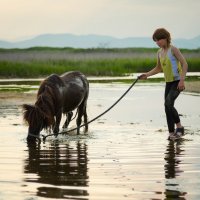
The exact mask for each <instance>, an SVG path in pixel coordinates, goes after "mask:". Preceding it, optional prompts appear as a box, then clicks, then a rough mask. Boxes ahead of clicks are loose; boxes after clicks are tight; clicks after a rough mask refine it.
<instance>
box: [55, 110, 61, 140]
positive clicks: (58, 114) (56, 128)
mask: <svg viewBox="0 0 200 200" xmlns="http://www.w3.org/2000/svg"><path fill="white" fill-rule="evenodd" d="M61 117H62V112H61V111H59V112H58V113H57V114H56V122H55V126H54V128H53V133H54V134H55V136H57V135H58V133H59V126H60V121H61Z"/></svg>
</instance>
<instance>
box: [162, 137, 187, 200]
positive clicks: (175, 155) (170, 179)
mask: <svg viewBox="0 0 200 200" xmlns="http://www.w3.org/2000/svg"><path fill="white" fill-rule="evenodd" d="M182 143H183V140H182V141H181V140H180V141H178V142H174V141H169V144H168V146H167V148H166V153H165V161H166V164H165V165H164V167H165V179H166V184H165V185H166V188H167V189H166V190H165V196H166V199H182V200H184V199H185V198H184V196H185V195H186V194H187V193H186V192H182V191H180V189H179V187H180V186H179V182H178V180H177V179H176V177H177V176H180V175H181V173H182V172H183V171H182V170H181V168H180V164H181V161H182V160H181V157H182V152H183V151H184V150H183V149H182Z"/></svg>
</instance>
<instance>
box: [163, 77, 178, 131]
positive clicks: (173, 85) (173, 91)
mask: <svg viewBox="0 0 200 200" xmlns="http://www.w3.org/2000/svg"><path fill="white" fill-rule="evenodd" d="M178 83H179V81H174V82H169V83H166V86H165V113H166V118H167V125H168V130H169V132H170V133H171V132H174V125H175V124H177V123H179V122H180V118H179V115H178V112H177V110H176V109H175V107H174V102H175V100H176V98H177V97H178V95H179V94H180V91H179V90H178V89H177V86H178Z"/></svg>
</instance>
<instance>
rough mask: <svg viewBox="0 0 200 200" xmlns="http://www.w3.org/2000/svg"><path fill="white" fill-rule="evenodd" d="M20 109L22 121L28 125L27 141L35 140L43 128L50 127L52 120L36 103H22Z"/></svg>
mask: <svg viewBox="0 0 200 200" xmlns="http://www.w3.org/2000/svg"><path fill="white" fill-rule="evenodd" d="M22 109H23V118H24V121H25V122H26V123H27V124H28V126H29V128H28V136H27V141H28V142H31V141H36V139H37V138H39V135H40V132H41V131H42V130H43V129H48V128H50V127H51V126H52V124H53V123H54V122H52V119H51V118H49V117H47V116H46V115H45V113H44V112H43V111H42V110H41V109H40V108H39V107H38V106H36V105H35V106H33V105H28V104H24V105H22Z"/></svg>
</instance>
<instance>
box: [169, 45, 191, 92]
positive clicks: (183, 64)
mask: <svg viewBox="0 0 200 200" xmlns="http://www.w3.org/2000/svg"><path fill="white" fill-rule="evenodd" d="M172 52H173V54H174V56H175V57H176V58H177V60H178V61H179V62H180V63H181V67H182V73H181V77H180V81H179V84H178V89H179V90H180V91H182V90H184V89H185V83H184V81H185V76H186V73H187V70H188V64H187V62H186V60H185V58H184V56H183V55H182V53H181V52H180V50H179V49H178V48H176V47H174V46H172Z"/></svg>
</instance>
